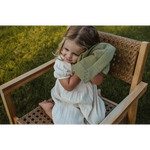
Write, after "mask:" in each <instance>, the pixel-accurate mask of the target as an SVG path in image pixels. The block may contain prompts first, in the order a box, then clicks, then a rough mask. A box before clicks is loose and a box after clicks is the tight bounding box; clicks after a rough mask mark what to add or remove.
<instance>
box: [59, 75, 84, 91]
mask: <svg viewBox="0 0 150 150" xmlns="http://www.w3.org/2000/svg"><path fill="white" fill-rule="evenodd" d="M59 81H60V83H61V85H62V86H63V87H64V89H65V90H67V91H72V90H73V89H74V88H75V87H76V86H77V85H78V84H79V83H80V81H81V80H80V78H79V77H78V76H77V74H76V73H74V74H73V75H72V76H71V77H70V78H67V79H59Z"/></svg>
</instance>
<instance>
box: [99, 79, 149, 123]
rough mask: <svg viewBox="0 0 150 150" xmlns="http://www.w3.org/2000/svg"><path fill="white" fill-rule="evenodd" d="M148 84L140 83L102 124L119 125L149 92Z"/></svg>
mask: <svg viewBox="0 0 150 150" xmlns="http://www.w3.org/2000/svg"><path fill="white" fill-rule="evenodd" d="M147 86H148V84H147V83H144V82H140V83H139V84H138V85H137V86H136V87H135V89H134V90H133V91H132V92H131V93H130V94H129V95H128V96H127V97H126V98H125V99H124V100H123V101H122V102H121V103H119V104H118V105H117V106H116V108H115V109H114V110H113V111H112V112H111V113H110V114H109V115H108V116H107V117H106V118H105V119H104V120H103V121H102V122H101V123H100V124H117V123H119V122H120V121H121V120H122V119H123V118H124V116H125V115H126V113H127V112H128V110H129V108H130V107H131V106H132V105H133V104H134V102H136V100H138V99H139V98H140V97H141V96H142V95H143V94H144V93H145V92H146V90H147Z"/></svg>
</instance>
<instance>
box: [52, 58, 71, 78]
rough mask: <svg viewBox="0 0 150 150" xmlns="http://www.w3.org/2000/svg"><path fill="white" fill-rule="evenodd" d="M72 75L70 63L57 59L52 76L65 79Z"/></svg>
mask: <svg viewBox="0 0 150 150" xmlns="http://www.w3.org/2000/svg"><path fill="white" fill-rule="evenodd" d="M72 75H73V71H72V68H71V64H69V63H67V62H65V61H61V60H59V59H57V60H56V62H55V65H54V77H55V78H57V79H66V78H69V77H70V76H72Z"/></svg>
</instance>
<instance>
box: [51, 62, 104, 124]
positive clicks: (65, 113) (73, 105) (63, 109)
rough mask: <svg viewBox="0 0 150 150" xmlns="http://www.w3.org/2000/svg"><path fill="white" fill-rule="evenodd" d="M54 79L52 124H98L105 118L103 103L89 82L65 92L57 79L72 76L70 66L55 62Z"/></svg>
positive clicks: (94, 87) (93, 85)
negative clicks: (86, 122)
mask: <svg viewBox="0 0 150 150" xmlns="http://www.w3.org/2000/svg"><path fill="white" fill-rule="evenodd" d="M54 70H55V71H54V77H55V78H57V80H56V83H55V86H54V87H53V89H52V90H51V96H52V99H53V100H54V102H55V105H54V107H53V109H52V117H53V121H54V124H85V121H84V119H85V120H86V121H88V123H90V124H99V123H100V122H101V121H102V120H103V119H104V117H105V105H104V102H103V101H102V100H101V98H100V97H99V96H98V94H97V86H96V85H95V84H93V83H91V82H88V83H86V84H85V83H84V82H82V81H81V82H80V83H79V84H78V85H77V86H76V87H75V88H74V90H73V91H66V90H65V89H64V88H63V86H62V85H61V83H60V82H59V79H65V78H69V77H70V76H71V75H73V71H72V68H71V64H69V63H67V62H65V61H60V60H58V59H57V60H56V62H55V65H54Z"/></svg>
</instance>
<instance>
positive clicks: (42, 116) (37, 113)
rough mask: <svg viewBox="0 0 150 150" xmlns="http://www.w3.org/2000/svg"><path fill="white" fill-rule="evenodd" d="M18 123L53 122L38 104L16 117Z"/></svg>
mask: <svg viewBox="0 0 150 150" xmlns="http://www.w3.org/2000/svg"><path fill="white" fill-rule="evenodd" d="M18 123H19V124H53V121H52V120H51V119H50V118H49V117H48V116H47V114H46V113H45V112H44V110H43V109H42V108H41V107H40V106H38V107H37V108H35V109H34V110H32V111H31V112H29V113H28V114H26V115H25V116H23V117H21V118H19V119H18Z"/></svg>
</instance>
